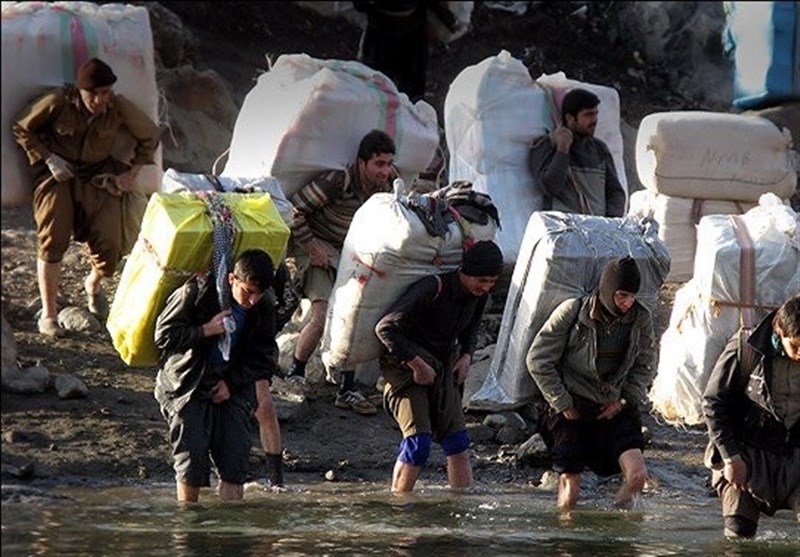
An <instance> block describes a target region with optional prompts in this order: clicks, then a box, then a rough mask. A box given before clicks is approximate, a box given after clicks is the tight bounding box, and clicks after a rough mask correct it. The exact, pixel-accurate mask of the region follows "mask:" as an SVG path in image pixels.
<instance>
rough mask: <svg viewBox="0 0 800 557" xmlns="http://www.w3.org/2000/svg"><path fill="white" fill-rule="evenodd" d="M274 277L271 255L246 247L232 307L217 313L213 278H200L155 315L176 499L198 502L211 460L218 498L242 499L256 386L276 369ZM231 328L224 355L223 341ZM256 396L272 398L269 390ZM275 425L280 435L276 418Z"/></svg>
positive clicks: (159, 389) (234, 279)
mask: <svg viewBox="0 0 800 557" xmlns="http://www.w3.org/2000/svg"><path fill="white" fill-rule="evenodd" d="M273 274H274V267H273V263H272V260H271V259H270V257H269V255H267V253H266V252H264V251H262V250H257V249H251V250H247V251H245V252H243V253H242V254H241V255H240V256H239V257H238V258H237V260H236V262H235V263H234V266H233V272H231V273H228V276H227V284H228V285H229V286H230V290H231V298H232V301H231V307H230V308H228V309H225V310H220V302H219V297H218V295H217V288H216V280H215V277H214V276H213V275H209V276H205V277H204V276H202V275H198V276H195V277H194V278H192V279H190V280H189V281H187V282H186V284H184V285H183V286H182V287H181V288H179V289H178V290H176V291H175V292H173V293H172V295H170V297H169V298H168V300H167V303H166V306H165V307H164V310H163V311H162V312H161V314H160V315H159V316H158V319H157V320H156V330H155V342H156V346H157V347H158V348H159V349H160V350H161V351H162V357H161V362H162V364H161V369H160V370H159V372H158V376H157V378H156V386H155V392H154V394H155V398H156V400H157V401H158V403H159V405H160V407H161V412H162V414H163V415H164V417H165V418H166V420H167V423H168V425H169V432H170V440H171V442H172V455H173V461H174V468H175V478H176V482H177V496H178V500H179V501H197V499H198V496H199V493H200V488H201V487H207V486H209V485H210V481H209V476H210V472H211V464H212V460H213V464H214V466H215V467H216V470H217V473H218V475H219V479H220V482H219V489H218V492H219V497H220V499H223V500H231V499H241V498H242V495H243V485H244V482H245V478H246V475H247V472H248V460H249V455H250V447H251V444H252V441H251V434H252V431H251V430H252V418H253V415H254V411H255V409H256V407H257V401H258V398H257V397H256V387H255V386H256V383H262V384H265V381H271V379H272V376H273V374H274V373H275V370H276V368H277V355H278V347H277V344H276V343H275V310H274V307H273V300H272V299H271V297H270V296H268V295H267V292H268V290H269V288H270V283H271V281H272V280H273ZM226 331H227V332H228V333H230V348H229V350H228V352H229V354H228V356H229V357H228V358H227V359H226V357H225V354H224V353H223V352H225V351H226V350H224V349H223V348H221V346H220V343H219V340H220V336H221V335H223V333H225V332H226ZM262 390H263V389H262ZM259 394H260V396H259V398H263V397H264V396H267V397H269V398H270V399H271V395H270V394H269V390H268V389H267V391H266V393H263V392H262V393H259ZM262 405H263V401H262ZM269 406H271V403H270V404H269ZM272 415H273V417H274V416H275V414H274V412H273V413H272ZM260 421H261V420H260ZM272 427H273V429H274V433H276V434H277V436H278V439H280V434H279V426H278V421H277V418H276V417H274V422H273V426H272ZM263 436H264V435H263V432H262V437H263ZM273 437H274V435H273ZM278 443H280V441H278ZM267 458H268V467H269V465H270V459H271V460H272V461H273V462H272V464H273V466H279V465H280V463H281V462H282V461H281V459H282V456H281V454H272V455H270V454H268V455H267Z"/></svg>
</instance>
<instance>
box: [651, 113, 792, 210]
mask: <svg viewBox="0 0 800 557" xmlns="http://www.w3.org/2000/svg"><path fill="white" fill-rule="evenodd" d="M796 157H797V153H796V152H794V151H793V150H792V140H791V134H790V133H789V131H788V130H784V131H783V132H781V130H779V129H778V128H777V127H776V126H775V124H773V123H772V122H770V121H769V120H767V119H765V118H761V117H759V116H744V115H740V114H723V113H716V112H702V111H697V112H658V113H655V114H649V115H647V116H645V117H644V119H643V120H642V122H641V124H639V132H638V134H637V136H636V170H637V172H638V174H639V180H640V181H641V182H642V184H643V185H644V186H645V187H646V188H648V189H651V190H653V191H656V192H658V193H661V194H664V195H669V196H673V197H689V198H703V199H722V200H737V201H749V202H751V203H757V202H758V198H759V197H760V196H761V195H763V194H765V193H774V194H775V195H777V196H778V197H780V198H782V199H786V198H788V197H789V196H791V195H792V193H793V192H794V191H795V188H796V186H797V170H796V169H795V168H794V164H795V163H794V162H793V160H794V159H795V158H796Z"/></svg>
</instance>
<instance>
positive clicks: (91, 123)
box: [13, 58, 160, 337]
mask: <svg viewBox="0 0 800 557" xmlns="http://www.w3.org/2000/svg"><path fill="white" fill-rule="evenodd" d="M116 81H117V76H116V75H114V72H113V70H112V69H111V67H109V66H108V64H106V63H105V62H103V61H102V60H99V59H97V58H92V59H91V60H88V61H87V62H85V63H84V64H82V65H81V66H80V68H78V73H77V77H76V80H75V83H74V85H65V86H64V87H60V88H58V89H54V90H52V91H50V92H48V93H46V94H45V95H43V96H41V97H39V98H38V99H37V100H35V101H34V102H33V103H32V104H30V105H29V106H28V107H27V108H26V109H25V110H24V111H23V113H22V115H21V116H20V117H19V118H18V119H17V120H16V121H15V122H14V125H13V133H14V138H15V140H16V141H17V143H18V144H19V145H20V146H21V147H22V149H23V150H24V151H25V154H26V156H27V157H28V162H29V163H30V165H31V166H30V171H31V176H32V179H33V188H34V189H33V216H34V219H35V221H36V231H37V245H38V253H37V260H36V277H37V281H38V284H39V295H40V297H41V301H42V313H41V316H40V318H39V320H38V328H39V332H40V333H42V334H44V335H47V336H53V337H55V336H58V335H60V334H61V333H62V332H63V330H62V329H61V327H60V325H59V324H58V319H57V316H58V309H57V303H56V300H57V297H58V290H59V283H60V281H61V261H62V259H63V257H64V253H65V252H66V251H67V248H68V247H69V243H70V238H71V237H72V236H74V237H75V240H77V241H78V242H85V243H86V245H87V247H88V251H89V257H90V258H91V261H92V270H91V272H90V273H89V275H88V276H87V277H86V281H85V282H84V287H85V289H86V296H87V305H88V307H89V311H90V312H92V313H93V314H94V315H95V316H97V317H99V318H101V319H105V318H106V317H107V316H108V301H107V299H106V297H105V294H104V292H103V290H102V280H103V278H106V277H110V276H111V275H113V274H114V271H115V270H116V268H117V265H118V264H119V262H120V260H121V259H122V256H123V255H124V254H125V253H126V251H127V250H128V249H129V248H130V247H131V244H132V241H131V240H132V239H134V238H135V236H136V235H135V234H132V233H131V232H132V231H130V230H127V229H126V221H129V220H130V219H128V218H127V215H126V214H125V213H126V206H127V201H128V198H129V196H130V194H131V192H133V191H134V190H135V183H136V177H137V175H138V173H139V170H140V169H141V167H142V165H145V164H154V160H153V155H154V153H155V150H156V147H157V146H158V141H159V133H160V132H159V128H158V126H157V125H156V124H155V123H154V122H153V121H152V120H151V119H150V118H149V117H148V116H147V115H146V114H145V113H144V112H142V111H141V110H140V109H139V108H138V107H137V106H136V105H135V104H133V103H132V102H131V101H130V100H128V99H126V98H125V97H123V96H121V95H117V94H115V93H114V92H113V90H112V88H113V85H114V83H115V82H116ZM123 128H124V129H126V130H127V131H128V132H129V133H130V135H131V136H132V137H133V138H134V140H135V142H136V144H135V147H134V156H133V159H132V160H131V162H130V164H127V163H125V162H122V161H119V160H117V159H115V158H113V156H112V148H113V146H114V142H115V140H116V139H117V137H118V136H119V135H120V133H121V132H122V131H123ZM126 244H127V245H126Z"/></svg>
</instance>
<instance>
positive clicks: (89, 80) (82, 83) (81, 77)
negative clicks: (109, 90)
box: [75, 58, 117, 91]
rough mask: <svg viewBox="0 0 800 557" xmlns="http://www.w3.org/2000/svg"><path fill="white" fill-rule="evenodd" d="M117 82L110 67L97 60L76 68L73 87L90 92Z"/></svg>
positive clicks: (88, 61) (93, 59)
mask: <svg viewBox="0 0 800 557" xmlns="http://www.w3.org/2000/svg"><path fill="white" fill-rule="evenodd" d="M116 81H117V76H116V75H114V71H113V70H112V69H111V66H109V65H108V64H106V63H105V62H103V61H102V60H100V59H98V58H92V59H91V60H87V61H86V62H84V63H83V64H81V67H80V68H78V76H77V79H76V80H75V86H76V87H77V88H78V89H84V90H86V91H91V90H93V89H97V88H98V87H108V86H109V85H113V84H114V83H115V82H116Z"/></svg>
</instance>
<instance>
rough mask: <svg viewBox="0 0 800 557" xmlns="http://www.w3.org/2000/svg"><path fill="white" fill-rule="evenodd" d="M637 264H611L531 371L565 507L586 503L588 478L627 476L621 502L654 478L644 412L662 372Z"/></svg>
mask: <svg viewBox="0 0 800 557" xmlns="http://www.w3.org/2000/svg"><path fill="white" fill-rule="evenodd" d="M640 282H641V276H640V274H639V268H638V266H637V264H636V260H635V259H633V258H632V257H618V258H615V259H612V260H611V261H609V262H608V263H607V264H606V266H605V267H604V268H603V272H602V274H601V275H600V282H599V284H598V286H597V289H596V290H595V292H594V293H592V294H590V295H589V296H585V297H583V298H571V299H568V300H565V301H564V302H562V303H561V304H560V305H559V306H558V307H557V308H556V309H555V311H553V313H552V314H551V315H550V317H549V318H548V319H547V321H546V322H545V324H544V325H543V326H542V328H541V330H540V331H539V333H538V334H537V335H536V336H535V337H534V339H533V341H532V343H531V346H530V348H529V350H528V356H527V359H526V363H527V367H528V372H529V373H530V374H531V376H532V377H533V379H534V381H536V385H537V386H538V387H539V389H540V390H541V391H542V394H543V395H544V398H545V401H546V403H547V409H546V414H545V415H544V416H543V419H542V426H541V433H542V438H543V439H544V441H545V443H546V444H547V446H548V447H549V448H550V451H551V454H552V456H553V470H554V471H556V472H558V474H559V481H558V506H559V508H560V509H562V510H568V509H570V508H571V507H573V506H574V505H575V503H577V501H578V496H579V492H580V485H581V473H582V472H583V470H584V469H585V468H587V467H589V468H591V469H592V470H593V471H594V472H595V473H597V474H598V475H600V476H610V475H613V474H617V473H619V472H620V471H621V472H622V475H623V479H624V482H623V484H622V486H621V487H620V489H619V491H618V492H617V502H618V503H619V504H621V505H627V504H629V503H630V502H631V501H632V499H633V497H634V496H635V495H636V494H638V493H639V492H641V491H642V489H643V488H644V484H645V481H646V479H647V467H646V465H645V461H644V455H643V450H644V437H643V436H642V424H641V416H640V414H641V409H642V408H644V407H645V405H646V404H647V390H648V388H649V386H650V384H651V382H652V380H653V375H654V372H655V368H654V365H653V363H654V361H655V342H654V337H653V319H652V316H651V314H650V312H649V311H648V310H647V308H645V307H644V306H643V305H641V304H640V303H639V302H637V301H636V294H637V292H638V291H639V285H640Z"/></svg>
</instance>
